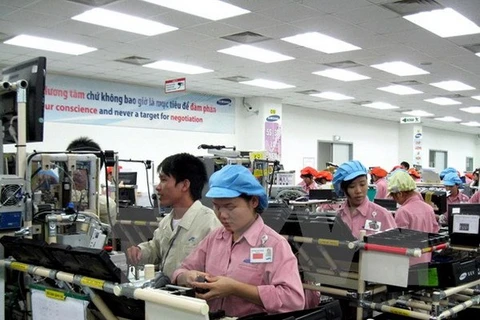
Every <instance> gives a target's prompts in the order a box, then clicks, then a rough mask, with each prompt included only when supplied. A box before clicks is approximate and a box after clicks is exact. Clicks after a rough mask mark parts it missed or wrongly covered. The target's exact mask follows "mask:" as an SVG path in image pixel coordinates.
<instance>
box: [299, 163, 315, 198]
mask: <svg viewBox="0 0 480 320" xmlns="http://www.w3.org/2000/svg"><path fill="white" fill-rule="evenodd" d="M316 175H317V170H315V169H314V168H312V167H305V168H303V169H302V171H300V178H302V182H300V183H299V184H298V185H299V186H302V188H303V191H305V192H306V193H307V195H308V194H309V193H310V190H316V189H318V185H317V184H316V183H315V180H314V178H315V176H316Z"/></svg>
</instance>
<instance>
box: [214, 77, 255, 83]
mask: <svg viewBox="0 0 480 320" xmlns="http://www.w3.org/2000/svg"><path fill="white" fill-rule="evenodd" d="M220 79H222V80H226V81H232V82H241V81H248V80H252V79H250V78H247V77H243V76H233V77H226V78H220Z"/></svg>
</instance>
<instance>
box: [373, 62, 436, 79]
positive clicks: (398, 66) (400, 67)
mask: <svg viewBox="0 0 480 320" xmlns="http://www.w3.org/2000/svg"><path fill="white" fill-rule="evenodd" d="M371 67H372V68H375V69H379V70H382V71H385V72H388V73H392V74H395V75H397V76H401V77H404V76H416V75H419V74H429V73H430V72H428V71H425V70H423V69H420V68H418V67H415V66H414V65H411V64H409V63H406V62H403V61H392V62H384V63H379V64H373V65H371Z"/></svg>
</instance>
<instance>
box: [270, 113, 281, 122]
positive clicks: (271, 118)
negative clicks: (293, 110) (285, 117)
mask: <svg viewBox="0 0 480 320" xmlns="http://www.w3.org/2000/svg"><path fill="white" fill-rule="evenodd" d="M279 119H280V116H279V115H278V114H274V115H273V116H268V117H267V121H269V122H275V121H277V120H279Z"/></svg>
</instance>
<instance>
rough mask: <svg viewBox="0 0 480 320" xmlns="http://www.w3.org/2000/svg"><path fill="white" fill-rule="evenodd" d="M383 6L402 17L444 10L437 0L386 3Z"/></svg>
mask: <svg viewBox="0 0 480 320" xmlns="http://www.w3.org/2000/svg"><path fill="white" fill-rule="evenodd" d="M381 6H383V7H384V8H386V9H388V10H392V11H393V12H395V13H398V14H399V15H401V16H406V15H409V14H414V13H419V12H424V11H432V10H437V9H443V8H444V6H442V5H441V4H440V3H438V2H437V1H435V0H400V1H395V2H393V3H385V4H382V5H381Z"/></svg>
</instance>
